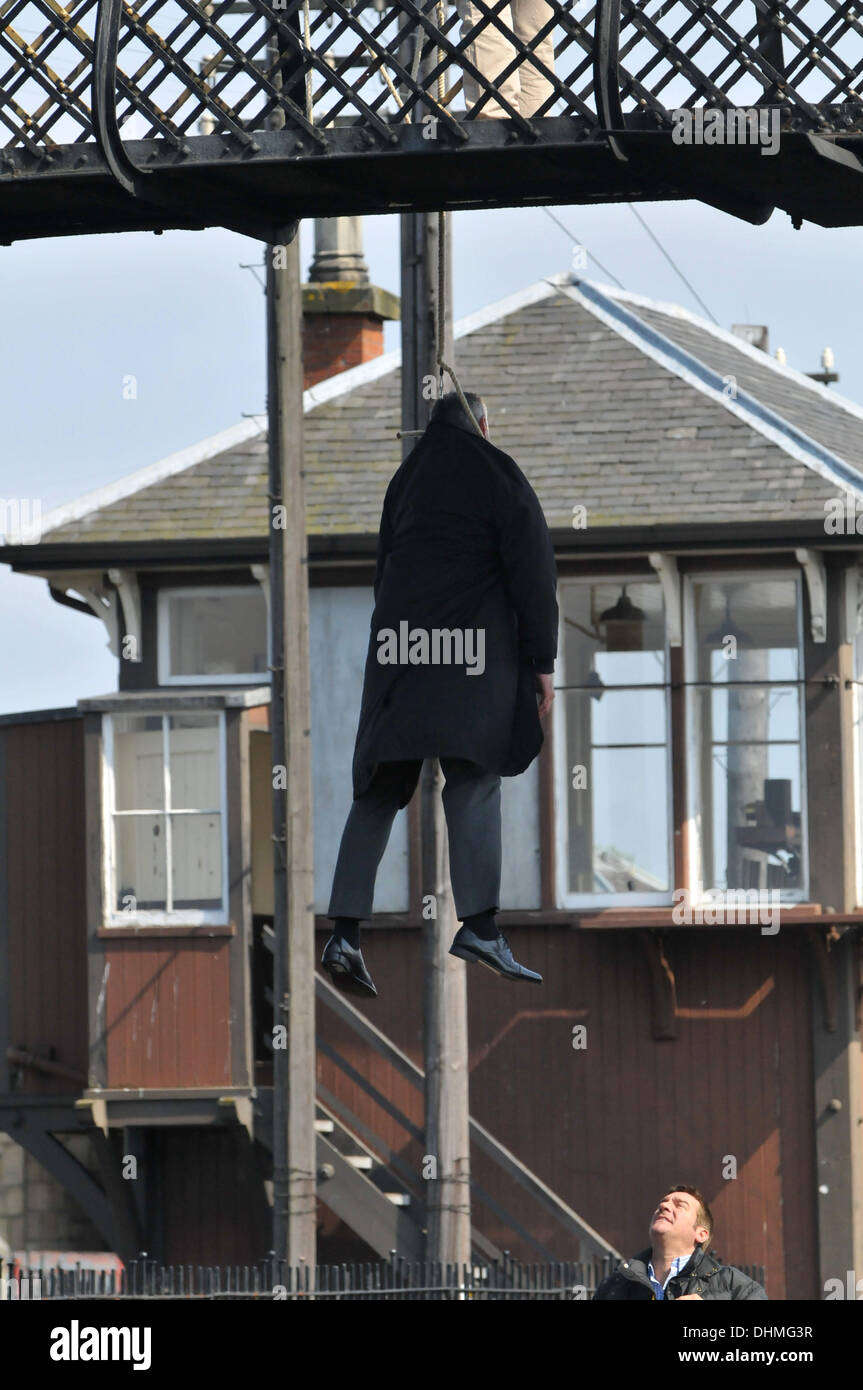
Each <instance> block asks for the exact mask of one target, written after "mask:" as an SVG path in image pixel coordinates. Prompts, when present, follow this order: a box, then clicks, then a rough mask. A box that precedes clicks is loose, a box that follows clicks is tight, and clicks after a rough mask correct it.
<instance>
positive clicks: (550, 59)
mask: <svg viewBox="0 0 863 1390" xmlns="http://www.w3.org/2000/svg"><path fill="white" fill-rule="evenodd" d="M511 4H512V12H513V32H514V33H515V36H516V38H518V39H521V41H522V43H530V41H531V39H532V38H533V37H534V35H535V34H538V33H539V31H540V29H541V28H542V26H543V25H544V24H547V23H548V21H549V20H550V19H551V16H552V10H551V7H550V6H549V5H547V4H546V3H545V0H511ZM531 52H532V53H534V54H535V55H536V57H537V58H538V59H539V61H540V62H541V63H542V65H543V67H544V68H547V69H548V71H549V72H550V73H553V72H554V29H553V28H552V29H549V31H548V33H547V34H546V36H545V38H543V39H542V40H541V42H540V43H538V44H536V45H535V46H534V47H533V49H532V50H531ZM517 76H518V79H519V83H520V85H521V106H520V107H519V112H520V114H521V115H522V116H532V115H533V113H534V112H535V111H537V110H538V109H539V108H540V106H542V104H543V102H545V101H547V100H548V98H549V97H550V96H551V95H552V94H553V92H554V88H553V87H552V85H551V83H550V82H549V81H548V78H546V77H543V75H542V73H541V72H540V71H539V69H538V68H537V67H535V66H534V64H533V63H532V62H531V61H530V59H529V58H525V59H523V61H522V63H521V65H520V66H519V68H518V69H517ZM544 114H545V115H546V116H547V115H549V114H550V112H549V111H546V112H545V113H544Z"/></svg>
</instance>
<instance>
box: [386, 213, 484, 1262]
mask: <svg viewBox="0 0 863 1390" xmlns="http://www.w3.org/2000/svg"><path fill="white" fill-rule="evenodd" d="M449 221H450V220H449V218H447V219H446V223H447V229H448V228H449ZM401 248H402V251H401V254H402V429H404V430H420V429H423V428H424V427H425V425H426V423H427V420H428V414H429V410H430V408H431V405H432V403H433V401H434V400H435V399H436V398H437V382H438V371H437V365H436V361H435V357H436V350H435V303H436V297H437V266H438V217H437V214H436V213H428V214H427V213H406V214H404V215H403V216H402V219H401ZM446 261H447V266H448V267H449V266H451V265H452V255H451V254H450V248H447V257H446ZM446 298H447V304H446V322H447V324H448V325H451V322H452V313H451V303H452V287H451V277H450V282H449V284H448V285H447V287H446ZM443 355H444V358H445V360H446V361H447V362H449V363H450V364H451V365H454V363H453V346H452V330H451V327H450V328H449V331H448V336H447V338H445V339H444V352H443ZM415 443H416V436H410V437H408V438H407V439H405V440H404V452H405V454H407V453H409V452H410V450H411V448H412V447H413V445H414V444H415ZM441 786H442V776H441V770H440V764H439V762H438V761H437V759H427V760H426V762H425V764H424V767H423V775H422V779H421V783H420V796H421V826H422V892H423V970H424V982H423V1023H424V1029H423V1037H424V1054H425V1121H426V1122H425V1133H426V1139H425V1147H426V1159H427V1160H433V1163H432V1164H430V1165H429V1171H430V1172H431V1173H432V1174H434V1176H431V1177H429V1178H428V1180H427V1187H426V1211H427V1219H426V1225H427V1230H428V1237H427V1251H426V1254H427V1258H429V1259H432V1260H442V1261H444V1262H449V1263H458V1264H466V1263H468V1262H469V1260H470V1251H471V1236H470V1128H469V1124H470V1116H469V1105H468V1046H467V983H466V978H465V963H464V961H462V960H459V959H458V958H457V957H455V956H451V955H450V954H449V948H450V945H451V943H452V939H453V936H454V935H455V932H456V930H457V929H458V921H457V919H456V915H455V906H454V903H453V898H452V889H451V887H450V881H449V852H448V841H447V832H446V824H445V819H444V813H443V805H442V802H441V796H440V792H441ZM430 913H433V914H434V915H431V916H430V915H428V914H430Z"/></svg>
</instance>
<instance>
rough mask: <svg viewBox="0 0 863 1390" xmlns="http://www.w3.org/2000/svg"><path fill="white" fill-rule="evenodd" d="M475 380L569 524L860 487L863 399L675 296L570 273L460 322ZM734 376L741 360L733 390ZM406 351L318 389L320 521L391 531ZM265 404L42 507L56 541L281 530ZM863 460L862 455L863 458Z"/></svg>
mask: <svg viewBox="0 0 863 1390" xmlns="http://www.w3.org/2000/svg"><path fill="white" fill-rule="evenodd" d="M456 338H457V349H456V355H457V362H456V365H457V370H458V373H459V379H460V381H461V383H462V385H463V387H464V388H465V389H469V390H475V391H480V392H482V394H483V395H484V397H485V398H486V399H487V401H488V405H489V412H490V419H491V429H492V438H493V440H494V442H495V443H496V444H498V445H499V447H500V448H502V449H504V450H505V451H506V452H507V453H509V454H511V455H512V456H513V457H514V458H515V459H516V461H517V462H518V463H519V465H520V466H521V468H522V469H523V470H524V472H525V473H526V475H527V477H528V478H529V479H530V481H531V483H532V484H533V486H534V488H535V489H536V492H537V494H538V496H539V498H540V501H541V503H542V505H543V508H544V510H545V514H546V519H547V521H548V523H549V525H550V526H552V527H555V526H557V527H568V526H571V522H572V509H573V506H574V505H575V504H578V503H581V504H583V505H584V506H586V507H587V510H588V521H589V524H590V525H591V526H616V525H619V526H624V525H625V526H642V525H651V524H663V523H681V522H684V523H686V522H690V521H691V522H692V524H693V526H694V527H698V526H708V525H709V526H716V525H717V524H721V523H724V522H727V523H735V522H751V521H758V520H763V521H767V520H769V521H779V522H781V521H784V520H797V521H805V520H815V519H817V520H822V519H823V516H824V502H825V500H826V499H827V498H828V497H834V496H836V495H837V494H838V493H839V492H840V491H841V489H842V488H843V487H845V488H846V489H852V490H854V491H858V492H859V493H860V495H861V496H863V476H861V475H863V410H861V409H860V408H859V407H857V406H855V405H853V404H852V403H850V402H847V401H844V400H843V399H842V398H841V397H840V396H838V395H837V394H836V393H834V392H833V391H829V390H828V389H827V388H825V387H823V386H820V385H818V384H817V383H814V382H812V381H810V380H809V378H807V377H805V376H803V375H802V374H801V373H799V372H796V371H793V370H792V369H791V368H788V367H783V366H780V365H779V364H778V363H776V362H775V361H774V360H773V359H772V358H770V357H768V356H767V355H766V354H765V353H763V352H759V350H758V349H755V348H752V347H750V346H749V345H748V344H746V343H744V342H743V341H742V340H738V339H736V338H732V337H731V335H730V334H727V333H723V332H722V331H721V330H717V329H715V328H713V327H712V326H711V325H710V324H708V323H706V322H703V321H701V320H699V319H697V318H695V317H694V316H692V315H690V314H688V313H686V312H685V311H683V310H680V309H678V308H676V307H675V306H673V305H660V304H654V303H653V302H652V301H649V300H645V299H643V298H641V297H640V296H635V295H629V294H626V293H621V292H618V291H614V292H612V291H610V290H608V289H607V288H606V287H602V286H598V285H595V284H593V283H592V282H589V281H580V280H577V279H575V278H574V277H572V276H570V275H568V274H563V275H558V276H554V277H552V278H551V279H549V280H547V281H540V282H538V283H537V284H536V285H533V286H530V287H529V288H528V289H526V290H524V291H522V292H521V293H520V294H517V295H514V296H512V297H510V298H509V299H507V300H503V301H501V303H499V304H496V305H492V306H490V307H489V308H488V309H485V310H483V311H481V312H480V313H478V314H474V315H472V316H471V317H470V318H468V319H466V320H463V321H462V322H461V323H460V324H457V325H456ZM728 378H733V379H734V390H733V392H732V391H731V388H730V386H729V382H728ZM399 413H400V354H399V353H398V352H396V353H390V354H388V355H387V356H386V357H383V358H378V359H376V360H375V361H373V362H371V363H366V364H364V365H363V366H361V367H357V368H353V369H351V370H350V371H347V372H343V373H341V374H340V375H339V376H337V377H333V378H331V379H330V380H329V381H327V382H324V383H322V384H320V385H319V386H317V387H315V388H312V389H311V390H310V391H307V392H306V394H305V447H306V464H305V468H306V494H307V514H308V531H309V534H311V535H317V536H322V535H352V534H354V535H355V534H358V533H362V534H376V533H377V529H378V524H379V520H380V510H381V503H382V501H383V495H384V491H385V489H386V485H387V482H388V481H389V478H390V477H391V476H392V473H393V472H394V471H395V469H396V468H397V467H398V464H399V461H400V457H401V450H400V443H399V441H398V440H397V438H396V430H397V429H398V428H399V423H400V422H399ZM265 425H266V421H265V419H263V418H260V419H258V420H256V421H246V422H244V423H243V424H242V425H239V426H236V427H234V428H233V429H232V430H229V431H225V432H223V434H222V435H217V436H214V437H213V438H212V439H211V440H205V441H203V442H202V443H201V444H200V445H198V446H196V447H195V448H194V449H193V450H191V451H184V452H183V453H182V454H179V455H175V456H172V458H171V459H168V460H164V461H163V462H162V463H161V464H158V465H154V466H153V467H152V468H150V469H145V470H142V471H141V472H140V473H138V474H135V475H132V477H131V478H129V479H127V480H122V481H121V482H120V483H119V484H114V485H112V487H109V488H106V489H102V490H101V491H100V492H99V493H96V494H93V495H92V496H91V497H90V498H83V499H80V500H79V502H77V503H72V504H70V505H69V506H67V507H61V508H58V509H57V511H55V512H54V513H51V514H50V515H49V516H48V517H47V518H45V525H44V537H43V538H44V540H45V541H49V542H52V543H54V542H78V543H81V544H86V543H87V542H92V541H102V540H104V541H114V542H116V541H122V540H129V541H146V540H169V539H173V540H179V539H192V538H199V539H200V538H212V539H214V540H215V539H219V538H229V537H233V538H249V537H254V536H260V535H262V534H263V533H265V531H266V522H265V518H266V509H267V503H266V471H267V460H266V437H265V433H264V430H265ZM857 470H860V471H857Z"/></svg>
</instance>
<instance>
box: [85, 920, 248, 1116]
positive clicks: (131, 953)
mask: <svg viewBox="0 0 863 1390" xmlns="http://www.w3.org/2000/svg"><path fill="white" fill-rule="evenodd" d="M103 940H104V938H103ZM105 961H106V964H107V966H108V977H107V995H106V1010H105V1025H106V1031H107V1050H108V1076H107V1083H106V1084H107V1086H108V1087H109V1088H116V1087H119V1086H133V1087H139V1086H144V1087H160V1088H166V1089H171V1088H174V1087H178V1086H227V1085H230V1084H231V999H230V977H229V963H230V938H228V937H222V938H217V937H216V938H210V937H200V936H199V937H183V936H179V937H178V936H175V937H169V938H167V939H166V940H159V939H158V938H157V937H153V936H150V937H147V938H144V939H142V940H132V939H126V940H118V941H107V940H105Z"/></svg>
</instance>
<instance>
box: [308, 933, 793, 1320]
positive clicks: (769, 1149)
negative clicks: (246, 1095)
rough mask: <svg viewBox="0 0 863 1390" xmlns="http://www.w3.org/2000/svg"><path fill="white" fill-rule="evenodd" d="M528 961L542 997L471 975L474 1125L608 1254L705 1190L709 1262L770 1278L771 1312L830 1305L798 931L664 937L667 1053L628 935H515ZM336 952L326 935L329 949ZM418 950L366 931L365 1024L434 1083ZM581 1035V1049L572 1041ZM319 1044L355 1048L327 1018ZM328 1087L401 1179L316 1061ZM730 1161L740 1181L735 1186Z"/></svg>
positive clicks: (496, 1186)
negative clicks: (668, 1208) (425, 1058)
mask: <svg viewBox="0 0 863 1390" xmlns="http://www.w3.org/2000/svg"><path fill="white" fill-rule="evenodd" d="M508 935H509V937H510V940H511V942H512V946H513V951H514V953H515V956H516V958H517V959H519V960H522V961H524V962H525V964H528V965H531V966H533V967H535V968H536V969H538V970H540V971H541V972H542V973H543V974H544V976H545V983H544V984H543V985H542V986H541V987H539V988H537V987H531V986H527V985H518V984H515V983H512V984H510V983H508V982H506V981H504V980H501V979H498V978H497V977H495V976H493V975H492V974H491V973H490V972H488V971H486V970H483V969H481V968H479V967H477V968H475V969H469V971H468V980H469V985H468V990H469V1011H470V1059H471V1061H470V1065H471V1076H470V1088H471V1112H472V1114H473V1116H474V1118H476V1119H477V1120H479V1121H480V1123H482V1124H483V1125H485V1126H486V1128H487V1129H489V1130H490V1131H491V1132H492V1133H493V1134H494V1135H495V1137H496V1138H497V1139H499V1140H500V1141H501V1142H502V1143H503V1144H504V1145H506V1146H507V1147H508V1148H510V1149H511V1150H512V1151H513V1152H514V1153H515V1154H516V1155H517V1156H518V1157H519V1158H520V1159H521V1160H522V1161H523V1162H524V1163H526V1164H527V1165H528V1167H530V1168H532V1169H533V1170H534V1172H535V1173H537V1174H538V1175H539V1177H541V1178H542V1179H543V1180H544V1181H545V1182H546V1183H548V1184H549V1186H550V1187H551V1188H552V1189H553V1190H554V1191H556V1192H557V1193H558V1194H559V1195H560V1196H561V1197H563V1198H564V1199H565V1200H566V1201H567V1202H568V1203H569V1204H570V1206H572V1207H573V1208H574V1209H575V1210H576V1211H577V1212H578V1213H579V1214H580V1215H581V1216H582V1217H584V1218H585V1219H586V1220H587V1221H588V1222H589V1223H590V1224H591V1225H592V1226H593V1227H594V1228H595V1229H596V1230H598V1231H599V1232H600V1234H602V1235H603V1236H604V1237H605V1238H606V1239H607V1240H609V1241H610V1242H611V1243H612V1244H613V1245H614V1246H616V1247H617V1248H618V1249H620V1250H621V1251H624V1252H626V1253H627V1254H630V1255H632V1254H635V1253H637V1252H638V1251H639V1250H641V1249H643V1248H644V1247H645V1246H646V1245H647V1244H648V1243H649V1241H648V1236H647V1227H648V1224H649V1219H650V1214H651V1212H652V1211H653V1209H654V1207H655V1205H656V1201H657V1199H658V1197H659V1196H660V1195H661V1194H662V1192H663V1191H664V1190H665V1188H666V1185H670V1184H673V1183H676V1182H682V1183H686V1184H688V1185H691V1186H694V1187H698V1188H700V1189H701V1191H702V1192H703V1193H704V1195H705V1196H706V1198H707V1200H708V1202H709V1203H710V1205H711V1208H712V1210H713V1215H714V1217H715V1220H716V1227H717V1229H716V1233H715V1237H714V1246H715V1248H716V1249H717V1250H718V1251H719V1252H720V1253H721V1254H722V1255H723V1257H724V1258H726V1259H728V1260H730V1261H731V1262H733V1263H738V1264H762V1265H764V1266H765V1267H766V1268H767V1271H768V1275H767V1277H768V1282H769V1288H768V1293H769V1294H770V1296H771V1297H773V1298H817V1297H818V1296H819V1292H818V1284H817V1270H818V1262H817V1236H816V1227H815V1205H814V1204H815V1199H816V1175H815V1157H814V1148H815V1144H814V1137H813V1136H814V1121H813V1115H812V1100H811V1097H812V1063H811V1029H810V1025H809V1017H810V987H809V976H810V965H809V959H808V955H807V951H808V947H807V945H806V943H805V940H804V938H803V937H802V936H798V935H795V933H794V932H793V929H790V928H786V929H783V930H782V931H781V932H780V933H779V935H778V936H777V937H766V936H765V937H762V936H761V935H760V934H759V933H757V932H751V931H746V932H738V931H736V930H735V929H734V928H725V929H724V932H723V931H722V930H718V931H717V930H713V931H711V930H710V929H702V928H695V929H693V930H692V933H691V934H690V933H689V932H687V933H685V934H684V933H683V932H676V933H672V932H669V933H667V934H666V937H665V941H666V952H667V955H668V959H669V962H670V964H671V967H672V969H673V971H674V973H675V976H676V982H677V1028H678V1036H677V1038H676V1039H674V1040H665V1041H655V1040H654V1038H653V1031H652V1022H651V1007H650V989H649V979H648V972H647V965H646V963H645V958H644V952H643V947H642V945H641V943H640V942H639V940H638V939H637V936H636V935H635V934H634V933H628V932H627V933H624V932H622V931H611V930H609V931H606V932H599V931H594V932H588V931H582V932H579V931H572V930H568V929H566V928H561V927H536V926H532V927H524V928H517V929H513V930H512V931H510V932H508ZM320 942H321V944H322V942H323V936H321V938H320ZM419 946H420V940H419V933H418V932H416V931H384V930H375V931H369V932H367V933H366V934H365V937H364V955H365V958H366V962H367V964H368V966H369V969H370V970H371V972H372V974H373V976H374V979H375V983H376V985H377V988H378V992H379V998H378V999H377V1000H373V1001H371V1002H369V1003H368V1004H364V1005H363V1011H364V1012H365V1013H366V1014H367V1016H368V1017H369V1018H370V1019H372V1020H373V1021H374V1022H375V1023H376V1024H377V1026H378V1027H380V1028H381V1029H383V1031H384V1032H385V1033H386V1034H388V1035H389V1036H390V1037H391V1038H392V1040H393V1041H394V1042H396V1043H397V1044H398V1045H399V1046H400V1047H401V1048H402V1049H403V1050H404V1051H405V1052H407V1053H408V1054H409V1055H410V1056H411V1057H412V1058H413V1060H414V1061H415V1062H416V1063H417V1064H418V1065H421V1064H422V1047H421V1031H420V1030H421V1006H420V983H421V981H420V971H421V958H420V950H419ZM580 1023H582V1024H585V1025H586V1027H587V1047H586V1049H585V1050H575V1049H574V1048H573V1046H572V1040H573V1034H572V1030H573V1027H574V1025H576V1024H580ZM319 1033H320V1035H321V1037H322V1038H324V1039H325V1040H326V1041H328V1042H331V1043H332V1044H333V1045H340V1044H341V1045H344V1036H345V1034H344V1028H343V1026H342V1025H338V1024H337V1023H336V1020H335V1019H334V1016H333V1015H332V1014H331V1012H330V1011H329V1010H327V1009H326V1008H323V1007H322V1008H320V1010H319ZM364 1057H365V1050H364V1049H363V1048H362V1047H360V1046H357V1045H356V1044H355V1043H354V1044H351V1050H350V1054H349V1059H350V1060H351V1061H352V1063H353V1065H354V1066H356V1067H357V1068H358V1069H360V1070H362V1071H364V1072H367V1073H368V1072H369V1071H370V1073H371V1076H372V1078H373V1079H374V1082H375V1085H376V1086H377V1087H378V1088H379V1089H380V1090H381V1091H383V1092H384V1094H385V1095H387V1097H388V1098H389V1099H391V1100H393V1101H395V1102H396V1104H399V1105H400V1106H401V1108H402V1109H407V1112H408V1114H409V1115H410V1116H411V1118H412V1119H413V1120H414V1122H415V1123H421V1114H422V1111H421V1101H420V1100H418V1099H417V1093H415V1092H412V1091H411V1088H410V1087H409V1086H408V1084H407V1083H405V1082H404V1081H402V1080H401V1079H399V1078H396V1077H394V1076H393V1075H392V1071H391V1068H389V1066H388V1065H387V1064H386V1063H384V1062H381V1061H379V1060H378V1059H377V1058H375V1060H374V1061H373V1062H371V1063H369V1062H368V1060H364ZM318 1071H319V1080H320V1081H321V1082H322V1083H323V1084H324V1085H326V1086H327V1087H328V1088H329V1089H330V1090H331V1091H333V1092H334V1093H335V1094H336V1095H337V1096H338V1097H339V1098H340V1099H341V1100H342V1101H343V1102H344V1103H345V1104H348V1105H350V1106H352V1107H353V1108H354V1109H355V1111H356V1112H357V1113H359V1114H360V1116H361V1117H362V1118H365V1119H366V1122H367V1123H371V1124H373V1125H374V1126H376V1127H377V1130H378V1132H379V1133H380V1134H381V1135H382V1137H383V1138H384V1139H385V1140H386V1141H387V1142H388V1143H390V1145H391V1146H392V1147H393V1148H395V1149H396V1150H397V1151H399V1152H401V1153H402V1154H403V1156H404V1157H405V1159H406V1161H407V1162H408V1163H410V1164H411V1166H414V1165H415V1164H416V1163H417V1162H418V1158H419V1148H420V1146H418V1145H417V1144H415V1143H414V1142H412V1141H408V1140H406V1137H405V1135H404V1132H403V1131H400V1129H399V1127H398V1125H396V1124H395V1122H394V1121H392V1120H391V1119H388V1118H386V1117H385V1116H384V1115H383V1113H382V1111H381V1109H380V1107H373V1106H372V1105H371V1103H370V1102H369V1101H368V1100H367V1099H366V1098H364V1097H363V1095H362V1092H361V1091H360V1088H359V1087H358V1086H357V1085H356V1084H355V1083H353V1082H351V1081H349V1080H347V1079H346V1078H345V1077H344V1076H343V1075H342V1074H341V1073H340V1072H339V1071H338V1069H337V1068H336V1067H335V1066H334V1064H333V1063H332V1062H330V1061H329V1060H328V1059H327V1058H326V1057H324V1056H322V1055H321V1054H319V1062H318ZM729 1157H733V1158H734V1160H735V1161H736V1166H737V1177H736V1179H732V1178H725V1177H723V1168H725V1170H726V1171H730V1169H731V1165H730V1163H729V1161H728V1160H729ZM473 1162H474V1176H475V1177H476V1178H477V1179H478V1180H479V1181H480V1183H481V1184H482V1185H483V1186H484V1187H485V1188H486V1189H487V1190H488V1191H489V1192H490V1193H491V1194H492V1195H493V1196H494V1197H496V1198H497V1199H498V1200H499V1201H501V1202H503V1203H504V1205H505V1206H506V1207H507V1208H508V1209H509V1210H510V1211H511V1212H512V1213H513V1214H514V1215H515V1216H516V1217H517V1218H518V1219H519V1220H520V1221H521V1222H522V1224H523V1225H524V1226H526V1227H527V1228H528V1229H529V1230H530V1232H531V1233H532V1234H533V1235H534V1236H536V1237H538V1238H540V1239H541V1240H542V1241H543V1242H544V1243H545V1244H546V1245H547V1246H549V1247H550V1248H551V1249H552V1251H553V1252H554V1254H555V1255H556V1256H557V1257H558V1258H565V1257H570V1258H571V1257H573V1255H574V1254H575V1253H576V1252H574V1250H573V1243H572V1241H571V1240H570V1239H569V1238H568V1237H567V1236H566V1235H565V1234H562V1233H561V1231H560V1229H559V1228H558V1227H557V1226H556V1223H555V1222H554V1221H553V1220H549V1219H547V1218H546V1217H545V1216H544V1215H543V1214H542V1212H541V1210H539V1209H538V1208H537V1207H536V1205H535V1204H534V1202H533V1200H532V1199H531V1198H529V1197H527V1196H523V1195H522V1194H521V1193H520V1190H519V1189H518V1188H517V1187H515V1186H514V1185H513V1184H512V1183H511V1182H509V1180H506V1179H503V1178H501V1177H500V1176H499V1175H498V1174H497V1172H496V1170H495V1169H494V1167H493V1165H492V1164H491V1163H490V1162H489V1161H488V1160H486V1159H485V1158H484V1157H483V1156H482V1155H478V1154H476V1153H474V1156H473ZM475 1220H477V1222H478V1224H479V1225H480V1227H481V1229H482V1230H484V1232H485V1233H486V1234H487V1235H488V1236H489V1237H490V1238H491V1239H492V1240H494V1241H495V1243H496V1244H498V1245H499V1246H501V1247H505V1248H508V1249H510V1250H511V1251H512V1252H513V1253H514V1254H518V1255H520V1256H521V1257H522V1258H531V1259H535V1258H538V1256H537V1254H536V1251H535V1249H533V1248H532V1247H531V1246H529V1245H528V1244H526V1243H525V1242H524V1241H522V1240H520V1239H519V1238H518V1237H516V1236H513V1234H512V1232H511V1231H508V1230H506V1229H505V1228H504V1227H503V1226H502V1225H501V1223H500V1222H499V1220H498V1219H497V1218H496V1217H495V1216H494V1215H493V1214H492V1213H490V1212H489V1211H488V1210H485V1209H483V1208H482V1207H480V1206H477V1207H476V1210H475Z"/></svg>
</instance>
